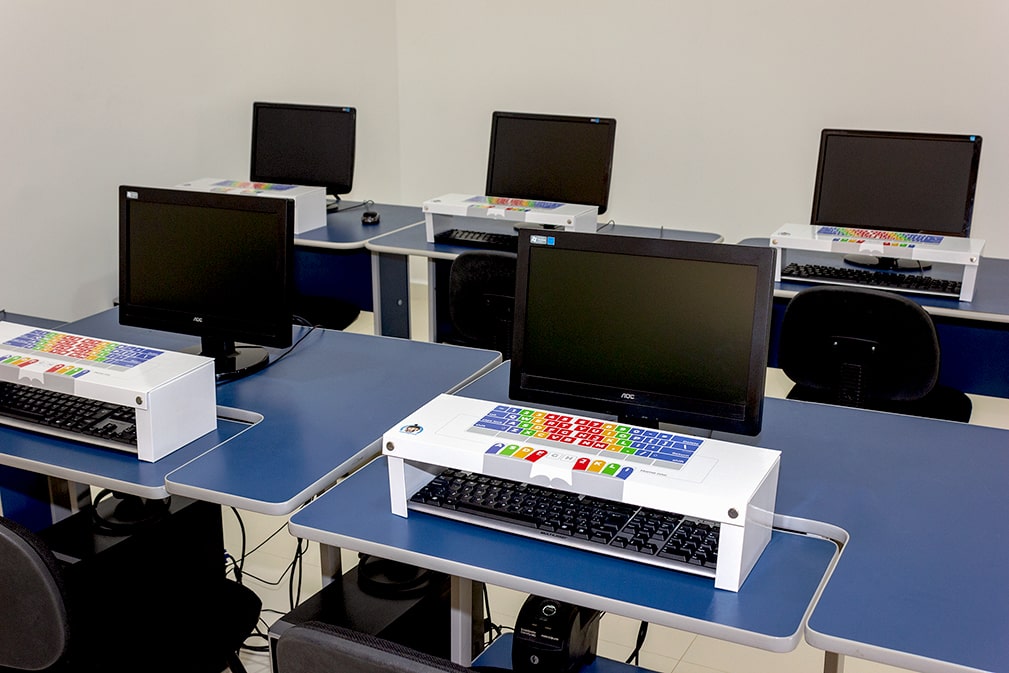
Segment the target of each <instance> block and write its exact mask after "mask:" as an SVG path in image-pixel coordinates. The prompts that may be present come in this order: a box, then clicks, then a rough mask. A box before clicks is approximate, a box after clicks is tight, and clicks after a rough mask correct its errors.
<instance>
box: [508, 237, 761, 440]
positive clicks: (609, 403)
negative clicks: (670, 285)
mask: <svg viewBox="0 0 1009 673" xmlns="http://www.w3.org/2000/svg"><path fill="white" fill-rule="evenodd" d="M535 236H540V237H542V238H546V237H548V236H549V237H552V238H554V244H553V246H552V247H555V248H560V249H574V250H585V251H590V252H601V253H607V254H620V255H634V256H648V257H660V258H670V259H674V260H675V259H682V260H690V261H711V262H718V263H723V264H734V265H746V266H752V267H755V268H756V282H755V286H754V293H755V294H754V307H753V313H754V316H753V327H752V330H751V333H750V344H749V348H750V350H749V352H750V359H749V363H748V366H747V381H746V386H745V388H746V393H745V397H746V399H745V401H744V402H742V404H741V405H739V406H738V408H737V409H736V413H733V414H731V415H730V414H728V413H726V412H725V410H724V403H723V402H714V401H711V400H707V401H702V405H701V407H703V408H702V409H701V410H698V409H696V408H695V409H693V410H688V409H684V408H671V407H667V406H664V405H660V406H650V405H642V404H639V403H638V402H636V401H628V400H627V399H625V398H624V397H625V396H624V395H623V393H628V394H629V395H631V396H634V397H638V396H639V395H640V394H641V393H645V397H647V394H648V393H649V392H654V391H641V390H634V389H627V390H625V391H615V392H611V391H606V393H607V395H606V396H605V397H601V396H596V395H593V394H588V390H589V389H588V388H587V387H585V388H582V389H581V392H579V393H577V394H574V393H570V392H565V391H562V390H560V389H559V388H564V387H570V383H562V384H560V385H559V386H558V385H555V386H554V387H551V386H550V385H549V383H550V382H549V381H546V382H537V385H533V381H532V380H531V379H530V372H527V371H526V369H527V368H526V335H525V332H526V316H527V310H528V307H527V303H528V300H529V296H530V295H529V292H530V287H529V261H530V252H531V249H532V248H533V247H534V245H535V244H533V243H531V239H533V237H535ZM774 255H775V251H774V249H772V248H765V247H758V246H741V245H730V244H724V243H703V242H695V241H676V240H670V239H654V238H641V237H629V236H614V235H604V234H591V233H575V232H556V233H554V232H551V233H549V234H544V232H533V231H522V232H519V247H518V263H517V275H516V289H515V313H514V330H513V336H512V362H511V371H510V374H509V395H510V397H511V398H512V399H514V400H516V401H524V402H530V403H534V404H545V405H549V406H558V407H566V408H571V409H577V410H580V411H585V412H591V413H599V414H607V415H612V416H616V417H618V418H620V419H624V420H628V421H629V422H633V423H635V424H639V425H642V424H644V425H653V426H654V425H657V424H658V423H668V424H673V425H677V426H686V427H689V428H702V429H705V430H709V431H723V432H730V433H737V434H746V435H755V434H758V433H759V432H760V427H761V423H762V418H763V406H764V395H765V391H764V386H765V381H766V377H767V362H768V350H769V346H770V335H771V322H772V312H773V292H774ZM670 291H675V290H670ZM582 338H584V336H583V337H582ZM694 402H696V400H694ZM693 406H696V404H694V405H693ZM716 407H717V410H716Z"/></svg>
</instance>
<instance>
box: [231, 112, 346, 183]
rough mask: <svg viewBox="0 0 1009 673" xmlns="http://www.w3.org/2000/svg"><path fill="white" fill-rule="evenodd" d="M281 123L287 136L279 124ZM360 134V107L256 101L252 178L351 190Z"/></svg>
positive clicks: (253, 124)
mask: <svg viewBox="0 0 1009 673" xmlns="http://www.w3.org/2000/svg"><path fill="white" fill-rule="evenodd" d="M280 121H283V124H284V129H283V130H284V133H283V134H281V133H279V129H277V128H276V126H275V124H277V123H278V122H280ZM294 125H296V126H294ZM356 138H357V110H356V108H353V107H346V106H331V105H300V104H294V103H266V102H254V103H253V104H252V149H251V151H250V153H249V154H250V167H249V179H250V180H252V181H254V182H273V183H281V184H294V185H307V186H310V187H325V189H326V194H328V195H330V196H333V197H339V195H341V194H347V193H349V192H350V191H351V189H352V188H353V185H354V155H355V146H356Z"/></svg>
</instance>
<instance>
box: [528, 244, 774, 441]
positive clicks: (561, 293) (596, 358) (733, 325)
mask: <svg viewBox="0 0 1009 673" xmlns="http://www.w3.org/2000/svg"><path fill="white" fill-rule="evenodd" d="M774 254H775V251H774V250H773V249H771V248H763V247H751V246H739V245H728V244H719V243H699V242H689V241H675V240H669V239H652V238H638V237H625V236H610V235H602V234H587V233H574V232H556V233H544V232H533V231H528V230H526V231H521V232H520V233H519V248H518V270H517V280H516V294H515V318H514V332H513V337H512V364H511V374H510V386H509V392H510V396H511V397H512V398H513V399H515V400H518V401H526V402H532V403H539V404H546V405H550V406H560V407H568V408H573V409H578V410H584V411H586V412H595V413H602V414H608V415H613V416H617V417H618V418H619V419H621V420H622V421H624V422H628V423H633V424H636V425H645V426H653V427H654V426H656V425H657V424H658V423H659V422H663V423H670V424H675V425H680V426H688V427H691V428H703V429H707V430H713V431H714V430H718V431H725V432H733V433H739V434H750V435H754V434H757V433H758V432H759V431H760V427H761V421H762V415H763V401H764V385H765V380H766V376H767V358H768V347H769V341H770V326H771V315H772V293H773V289H774ZM658 274H661V277H660V276H659V275H658ZM618 278H619V279H620V280H619V282H618V280H617V279H618ZM683 280H685V281H686V282H685V283H684V282H682V281H683ZM670 284H676V285H677V286H670ZM687 286H690V287H687ZM607 295H608V296H607ZM730 303H731V304H732V305H733V306H734V307H735V308H734V309H732V308H728V305H729V304H730ZM577 304H581V305H582V306H583V307H586V308H585V309H584V310H582V311H578V310H577V309H574V308H573V307H574V306H575V305H577ZM560 307H563V309H562V308H560ZM631 312H633V315H629V314H630V313H631ZM561 316H563V318H561ZM581 316H586V318H585V319H584V320H583V319H582V318H581ZM631 320H633V321H634V322H633V323H631V322H629V321H631ZM604 321H605V322H604ZM702 322H705V323H706V327H699V324H700V323H702ZM628 326H629V327H628ZM681 327H682V328H684V329H683V331H682V332H681V333H680V334H679V335H674V332H675V331H677V330H679V328H681ZM690 330H697V331H693V332H691V331H690ZM730 335H731V336H730ZM630 372H636V373H630Z"/></svg>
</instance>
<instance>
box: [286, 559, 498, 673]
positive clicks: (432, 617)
mask: <svg viewBox="0 0 1009 673" xmlns="http://www.w3.org/2000/svg"><path fill="white" fill-rule="evenodd" d="M376 563H381V564H387V563H390V562H388V561H385V560H383V559H375V558H374V557H370V558H367V559H366V564H367V567H366V569H365V570H364V571H363V572H364V574H365V576H364V577H362V567H363V566H362V565H358V566H355V567H354V568H351V569H350V570H348V571H347V572H346V573H344V574H343V577H342V580H341V581H335V582H332V583H331V584H328V585H327V586H325V587H323V588H322V590H320V591H319V592H318V593H316V594H315V595H313V596H311V597H310V598H308V599H307V600H306V601H305V602H303V603H302V604H301V605H299V606H298V607H297V608H295V609H294V610H292V611H291V612H289V613H287V614H286V615H284V616H283V617H281V618H280V619H278V620H277V621H276V622H275V623H274V624H273V626H271V627H270V630H269V640H270V652H271V656H272V657H273V671H274V673H276V671H277V662H276V644H277V641H278V640H279V639H280V637H281V636H282V635H283V634H284V632H285V631H287V630H288V629H289V628H291V627H293V626H297V625H299V624H304V623H305V622H309V621H320V622H325V623H327V624H336V625H339V626H343V627H346V628H348V629H353V630H354V631H359V632H361V633H367V634H370V635H375V636H379V637H381V638H384V639H386V640H390V641H392V642H394V643H398V644H400V645H405V646H407V647H410V648H412V649H415V650H418V651H420V652H425V653H427V654H431V655H434V656H438V657H443V658H446V659H447V658H449V656H450V649H449V648H450V644H451V640H450V631H449V618H450V608H451V580H450V578H449V577H448V576H447V575H445V574H443V573H434V572H428V571H422V570H419V569H415V570H416V571H417V573H418V574H417V575H416V577H417V578H418V580H417V581H414V580H412V579H407V580H406V581H404V582H401V583H399V582H396V581H395V580H396V578H395V577H393V578H392V579H393V581H385V580H388V578H387V577H380V578H379V579H378V581H376V576H375V571H374V570H370V569H368V568H374V567H376V565H375V564H376ZM396 565H398V564H393V566H392V567H393V568H395V567H396ZM402 567H403V569H404V572H406V571H408V570H409V569H410V568H412V566H402ZM389 572H391V573H394V572H397V571H395V570H392V571H389ZM397 586H399V588H398V589H397ZM474 595H475V596H479V597H481V598H482V596H483V594H482V592H481V591H474ZM474 603H475V605H474V614H475V615H477V617H476V618H475V619H474V633H475V638H474V647H477V646H479V647H480V649H482V635H483V629H482V626H483V624H482V622H483V608H482V605H480V604H479V603H478V602H477V601H476V599H474ZM477 631H479V633H477Z"/></svg>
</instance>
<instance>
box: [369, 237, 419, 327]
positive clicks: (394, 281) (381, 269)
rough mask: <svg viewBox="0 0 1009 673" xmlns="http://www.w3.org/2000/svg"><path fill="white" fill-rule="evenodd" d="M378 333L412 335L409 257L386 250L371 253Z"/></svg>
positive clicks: (373, 295)
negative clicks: (386, 251)
mask: <svg viewBox="0 0 1009 673" xmlns="http://www.w3.org/2000/svg"><path fill="white" fill-rule="evenodd" d="M371 286H372V304H373V307H374V311H375V334H381V335H384V336H394V337H402V338H404V339H409V338H410V258H409V256H407V255H394V254H391V253H385V252H373V253H372V254H371Z"/></svg>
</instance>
